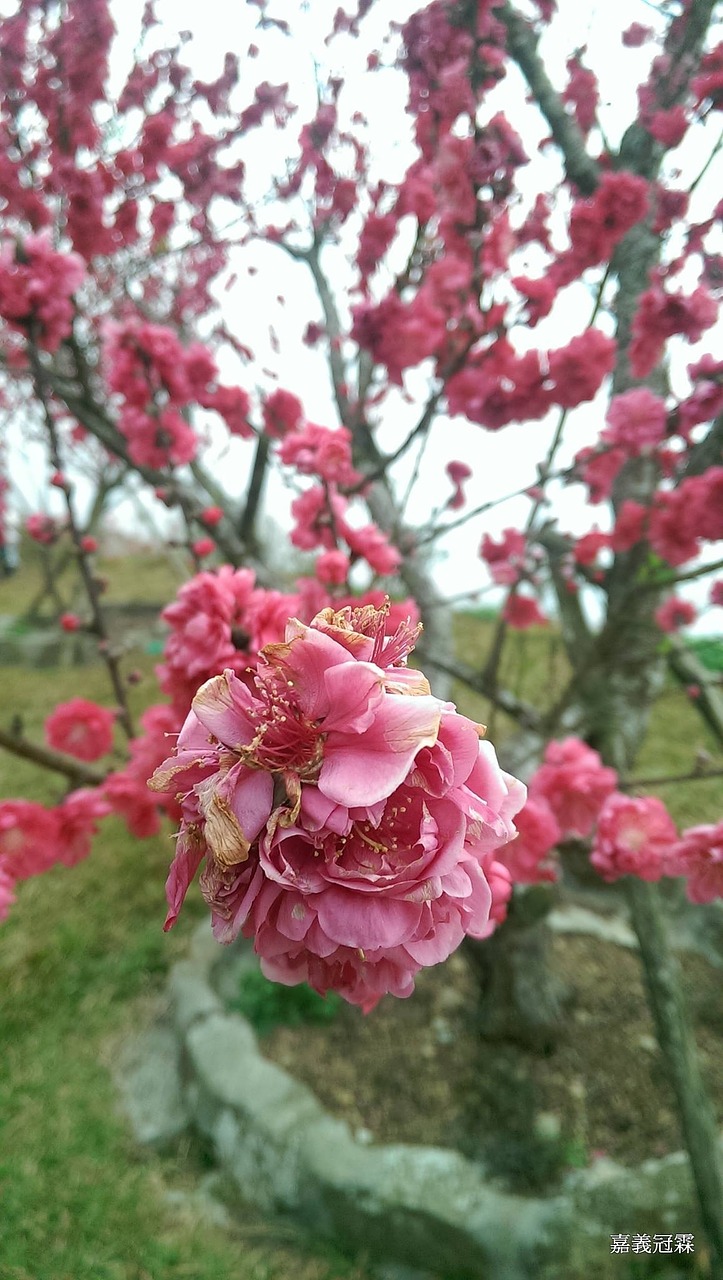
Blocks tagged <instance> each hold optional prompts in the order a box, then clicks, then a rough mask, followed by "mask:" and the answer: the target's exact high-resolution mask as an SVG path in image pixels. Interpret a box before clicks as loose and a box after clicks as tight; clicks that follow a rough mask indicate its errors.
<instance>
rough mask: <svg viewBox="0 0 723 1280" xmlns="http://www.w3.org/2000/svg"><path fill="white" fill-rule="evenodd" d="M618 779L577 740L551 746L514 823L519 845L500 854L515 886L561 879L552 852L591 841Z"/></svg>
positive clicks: (551, 743)
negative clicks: (567, 843)
mask: <svg viewBox="0 0 723 1280" xmlns="http://www.w3.org/2000/svg"><path fill="white" fill-rule="evenodd" d="M616 783H617V774H616V773H615V770H614V769H609V768H608V767H607V766H606V765H604V764H603V763H602V760H601V759H600V756H599V755H598V753H597V751H594V750H593V749H592V747H588V746H587V745H586V743H584V742H581V740H580V739H579V738H565V739H563V740H562V741H561V742H550V743H548V745H547V748H546V749H545V754H544V756H543V761H542V764H541V765H540V767H539V768H538V769H537V771H536V772H535V773H534V774H533V777H532V779H531V781H530V785H529V791H528V798H527V803H526V804H525V806H524V808H523V809H521V810H520V812H519V814H518V815H517V818H516V819H515V826H516V827H517V829H518V831H519V835H518V836H517V839H516V840H514V841H513V842H512V843H511V844H509V845H507V847H506V848H505V849H503V850H502V852H501V853H500V854H499V857H500V860H501V861H502V862H504V863H505V864H506V866H507V867H508V868H509V870H510V872H511V874H512V879H513V881H518V882H519V883H521V884H534V883H536V882H537V881H539V880H554V879H555V878H556V875H557V871H556V866H555V861H554V858H553V856H552V855H553V852H554V849H555V847H556V846H557V845H558V844H560V842H561V841H562V840H565V839H568V838H569V837H578V838H581V837H585V836H589V835H590V834H591V832H592V830H593V827H594V826H595V823H596V821H597V819H598V815H599V813H600V810H601V808H602V806H603V804H604V802H605V800H606V799H607V797H608V796H609V795H611V794H612V792H613V791H614V790H615V786H616Z"/></svg>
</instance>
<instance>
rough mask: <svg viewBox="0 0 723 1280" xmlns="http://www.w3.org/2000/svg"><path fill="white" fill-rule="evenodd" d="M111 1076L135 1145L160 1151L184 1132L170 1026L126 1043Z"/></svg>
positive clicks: (176, 1054) (175, 1044)
mask: <svg viewBox="0 0 723 1280" xmlns="http://www.w3.org/2000/svg"><path fill="white" fill-rule="evenodd" d="M114 1074H115V1078H116V1081H117V1084H118V1088H119V1090H120V1095H121V1101H122V1104H123V1106H124V1109H125V1111H126V1113H127V1115H128V1117H129V1119H130V1122H131V1126H132V1129H133V1133H134V1134H135V1137H136V1139H137V1140H138V1142H142V1143H143V1144H144V1145H147V1146H154V1147H158V1148H163V1147H166V1146H169V1145H171V1144H172V1143H173V1142H174V1141H175V1140H176V1139H177V1138H179V1137H180V1135H181V1134H182V1133H184V1132H185V1130H186V1129H187V1128H188V1115H187V1113H186V1109H185V1107H184V1104H183V1096H182V1089H181V1076H180V1071H179V1052H178V1041H177V1039H176V1037H175V1035H174V1034H173V1031H172V1029H171V1028H170V1027H166V1026H162V1025H158V1026H155V1027H151V1028H149V1029H148V1030H147V1031H143V1032H142V1033H141V1034H139V1035H137V1036H134V1037H133V1039H131V1040H128V1041H126V1043H125V1044H124V1045H123V1047H122V1049H121V1052H120V1054H119V1056H118V1059H117V1062H116V1065H115V1068H114Z"/></svg>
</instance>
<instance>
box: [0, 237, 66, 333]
mask: <svg viewBox="0 0 723 1280" xmlns="http://www.w3.org/2000/svg"><path fill="white" fill-rule="evenodd" d="M84 276H85V264H84V263H83V260H82V258H80V257H79V256H78V254H77V253H58V252H56V250H55V249H54V248H53V245H52V240H51V237H50V235H49V234H48V233H47V232H45V231H42V232H40V233H39V234H38V235H28V236H26V237H25V239H24V240H23V243H22V246H21V248H20V249H16V246H15V244H14V243H12V244H9V243H8V244H5V245H3V246H2V248H0V317H2V319H3V320H5V321H7V323H8V324H9V325H11V326H12V328H14V329H17V330H19V331H20V332H21V333H23V334H26V335H27V334H29V333H30V332H31V328H32V326H33V325H34V326H35V338H36V340H37V342H38V343H39V345H40V346H42V347H47V349H48V350H49V351H55V350H57V348H58V347H59V345H60V343H61V342H62V340H63V339H64V338H67V337H69V335H70V331H71V329H72V326H73V316H74V313H75V312H74V305H73V294H74V293H75V291H76V289H78V288H79V287H80V285H81V284H82V282H83V278H84Z"/></svg>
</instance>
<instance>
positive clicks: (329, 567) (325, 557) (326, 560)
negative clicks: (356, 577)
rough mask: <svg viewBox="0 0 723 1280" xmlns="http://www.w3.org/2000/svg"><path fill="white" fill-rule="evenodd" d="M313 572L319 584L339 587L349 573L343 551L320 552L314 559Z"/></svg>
mask: <svg viewBox="0 0 723 1280" xmlns="http://www.w3.org/2000/svg"><path fill="white" fill-rule="evenodd" d="M314 571H315V573H316V576H317V578H318V579H319V581H320V582H326V583H328V584H329V585H333V586H340V585H341V583H342V582H346V579H347V574H348V573H349V557H348V556H345V555H344V552H343V551H322V553H321V555H320V556H317V558H316V563H315V565H314Z"/></svg>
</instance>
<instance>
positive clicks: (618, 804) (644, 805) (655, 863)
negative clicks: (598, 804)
mask: <svg viewBox="0 0 723 1280" xmlns="http://www.w3.org/2000/svg"><path fill="white" fill-rule="evenodd" d="M677 834H678V833H677V831H676V829H675V823H674V822H673V819H672V818H671V816H670V814H669V813H668V810H667V809H666V807H665V805H664V804H663V802H662V800H658V799H657V798H656V797H655V796H640V797H635V796H627V795H622V794H621V793H620V792H619V791H616V792H614V793H613V794H612V795H609V796H608V798H607V800H606V801H605V804H604V805H603V807H602V809H601V811H600V814H599V816H598V823H597V831H596V833H595V839H594V841H593V847H592V853H591V855H590V861H591V862H592V865H593V866H594V867H595V869H596V870H597V871H599V872H600V875H601V876H602V877H603V879H604V880H617V879H618V878H619V877H620V876H628V875H633V876H638V877H639V878H640V879H641V880H659V879H660V877H661V875H664V874H665V872H666V870H667V864H666V859H667V858H668V856H669V854H670V851H671V849H672V847H673V845H674V843H675V841H676V839H677Z"/></svg>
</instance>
